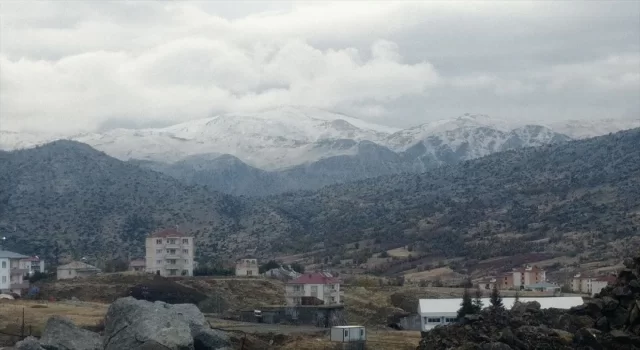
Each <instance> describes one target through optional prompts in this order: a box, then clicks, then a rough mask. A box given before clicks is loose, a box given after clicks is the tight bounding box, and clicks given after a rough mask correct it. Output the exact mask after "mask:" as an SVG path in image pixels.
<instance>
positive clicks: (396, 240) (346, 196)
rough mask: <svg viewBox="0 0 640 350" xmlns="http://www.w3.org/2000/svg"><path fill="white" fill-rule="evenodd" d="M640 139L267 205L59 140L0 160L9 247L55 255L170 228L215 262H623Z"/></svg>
mask: <svg viewBox="0 0 640 350" xmlns="http://www.w3.org/2000/svg"><path fill="white" fill-rule="evenodd" d="M639 144H640V129H634V130H631V131H625V132H620V133H617V134H613V135H608V136H603V137H598V138H593V139H587V140H582V141H572V142H568V143H564V144H559V145H552V146H543V147H539V148H526V149H521V150H514V151H507V152H502V153H497V154H494V155H491V156H487V157H484V158H480V159H476V160H472V161H467V162H464V163H460V164H457V165H453V166H445V167H441V168H437V169H432V170H429V171H427V172H425V173H423V174H420V175H413V174H404V175H391V176H386V177H380V178H375V179H368V180H362V181H359V182H353V183H348V184H342V185H334V186H330V187H326V188H323V189H320V190H318V191H305V192H293V193H288V194H283V195H278V196H271V197H266V198H263V199H260V200H257V199H250V198H237V197H232V196H229V195H224V194H220V193H218V192H212V191H209V190H207V189H204V188H202V187H198V186H194V185H188V184H184V183H182V182H179V181H177V180H175V179H173V178H171V177H169V176H165V175H162V174H160V173H157V172H154V171H151V170H145V169H142V168H140V167H138V166H135V165H133V164H127V163H126V162H122V161H120V160H117V159H115V158H111V157H109V156H107V155H105V154H104V153H101V152H98V151H95V150H94V149H92V148H91V147H89V146H86V145H83V144H80V143H76V142H70V141H58V142H54V143H51V144H48V145H46V146H42V147H38V148H35V149H29V150H23V151H15V152H8V153H0V162H1V163H2V166H0V229H1V230H2V233H3V235H5V236H7V238H8V240H7V243H6V245H7V248H9V249H16V250H20V251H22V252H24V253H27V254H32V253H33V254H39V255H44V256H49V257H50V256H52V255H53V254H54V253H55V249H56V248H55V244H54V243H56V242H57V243H59V244H60V250H61V251H60V252H61V253H70V254H71V255H72V256H74V257H76V258H77V257H80V256H84V255H95V254H97V253H98V252H101V253H102V254H103V255H104V256H105V257H110V256H114V255H123V254H125V255H129V254H130V255H132V256H135V255H140V254H142V249H143V243H142V242H143V241H142V240H143V237H144V236H145V235H146V234H148V233H149V232H150V231H152V230H153V229H155V228H158V227H167V226H174V225H179V226H180V228H181V229H182V230H185V231H187V232H190V233H193V234H194V235H195V236H196V238H197V246H198V249H197V254H198V255H199V257H200V258H201V259H204V260H205V261H210V260H211V259H209V258H206V257H211V258H223V257H225V256H227V255H226V254H231V253H235V254H242V252H243V251H244V249H245V248H256V247H259V248H260V249H259V252H260V254H262V255H268V256H274V255H276V254H277V253H281V252H287V253H295V252H308V251H309V250H311V249H316V248H312V247H314V246H316V247H317V245H318V243H324V245H325V247H326V248H328V249H326V251H330V252H331V253H328V254H327V253H319V254H326V255H328V257H329V258H330V259H333V258H335V257H339V256H340V254H341V252H342V251H343V250H344V249H345V246H346V243H351V242H357V241H360V240H363V239H371V240H372V241H373V240H375V241H377V242H379V243H378V244H379V245H381V246H384V247H399V246H402V245H407V244H412V245H413V246H414V248H415V250H416V251H419V252H420V253H421V254H424V255H430V256H439V257H443V256H444V257H452V256H464V257H466V258H468V259H485V258H488V257H493V256H503V255H506V256H508V255H513V254H520V253H533V252H552V253H557V254H559V255H560V254H561V255H571V256H575V255H576V254H582V255H583V256H584V257H585V258H588V257H589V253H594V254H592V255H591V258H597V257H600V256H601V255H603V252H605V253H606V254H608V255H611V256H621V255H624V254H626V251H628V250H631V249H633V247H634V244H633V242H632V243H629V244H626V245H623V244H620V242H619V239H620V238H623V237H627V236H636V234H637V231H638V227H639V226H640V147H638V145H639ZM232 161H233V160H232ZM374 248H375V247H374ZM595 253H598V254H595ZM602 257H604V256H602ZM97 258H100V257H97ZM205 258H206V259H205ZM414 272H417V271H414Z"/></svg>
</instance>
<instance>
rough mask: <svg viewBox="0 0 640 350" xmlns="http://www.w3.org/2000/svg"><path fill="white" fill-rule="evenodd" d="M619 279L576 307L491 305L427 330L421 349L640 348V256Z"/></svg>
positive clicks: (536, 304)
mask: <svg viewBox="0 0 640 350" xmlns="http://www.w3.org/2000/svg"><path fill="white" fill-rule="evenodd" d="M625 266H626V268H625V269H624V270H623V271H621V272H620V273H619V275H618V278H617V282H616V283H615V284H614V285H612V286H609V287H607V288H605V289H603V290H602V292H601V293H600V294H599V295H596V297H595V298H593V299H592V300H589V301H587V302H585V303H584V304H583V305H580V306H576V307H574V308H572V309H570V310H558V309H545V310H542V309H540V305H539V304H538V303H535V302H534V303H519V304H516V305H515V306H514V307H513V308H512V310H502V309H498V310H493V309H485V310H484V311H482V312H481V313H480V314H478V315H468V316H465V318H464V319H462V320H461V321H460V322H459V323H457V324H454V325H449V326H444V327H437V328H435V329H433V330H431V331H429V332H426V333H425V336H424V337H423V339H422V340H421V342H420V345H419V346H418V350H439V349H442V350H445V349H447V350H448V349H459V350H463V349H464V350H488V349H496V350H529V349H559V350H564V349H589V350H601V349H602V350H605V349H618V350H631V349H640V280H638V276H640V257H638V258H635V259H628V260H626V261H625Z"/></svg>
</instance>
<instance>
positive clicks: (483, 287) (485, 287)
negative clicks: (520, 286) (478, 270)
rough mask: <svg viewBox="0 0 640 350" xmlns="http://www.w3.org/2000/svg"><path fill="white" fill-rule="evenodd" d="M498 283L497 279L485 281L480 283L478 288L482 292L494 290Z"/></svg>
mask: <svg viewBox="0 0 640 350" xmlns="http://www.w3.org/2000/svg"><path fill="white" fill-rule="evenodd" d="M496 283H497V282H496V279H495V278H487V279H483V280H480V281H478V288H479V289H481V290H493V286H495V285H496Z"/></svg>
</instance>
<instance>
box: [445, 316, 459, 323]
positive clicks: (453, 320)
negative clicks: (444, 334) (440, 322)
mask: <svg viewBox="0 0 640 350" xmlns="http://www.w3.org/2000/svg"><path fill="white" fill-rule="evenodd" d="M444 320H445V322H446V323H454V322H456V321H457V320H456V319H455V318H450V317H447V318H445V319H444Z"/></svg>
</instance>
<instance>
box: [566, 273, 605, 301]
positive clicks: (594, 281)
mask: <svg viewBox="0 0 640 350" xmlns="http://www.w3.org/2000/svg"><path fill="white" fill-rule="evenodd" d="M615 281H616V278H615V276H613V275H603V276H594V275H589V274H585V275H583V274H580V273H579V274H577V275H575V276H574V277H573V279H572V280H571V285H570V287H571V291H572V292H575V293H582V294H589V295H591V296H593V295H596V294H598V293H600V291H601V290H602V289H603V288H604V287H606V286H608V285H610V284H613V283H615Z"/></svg>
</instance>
